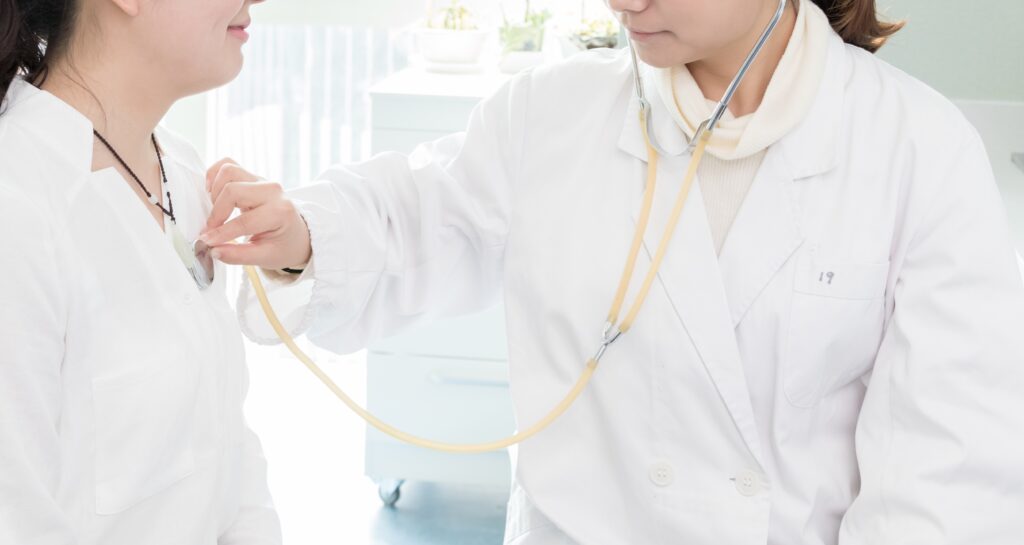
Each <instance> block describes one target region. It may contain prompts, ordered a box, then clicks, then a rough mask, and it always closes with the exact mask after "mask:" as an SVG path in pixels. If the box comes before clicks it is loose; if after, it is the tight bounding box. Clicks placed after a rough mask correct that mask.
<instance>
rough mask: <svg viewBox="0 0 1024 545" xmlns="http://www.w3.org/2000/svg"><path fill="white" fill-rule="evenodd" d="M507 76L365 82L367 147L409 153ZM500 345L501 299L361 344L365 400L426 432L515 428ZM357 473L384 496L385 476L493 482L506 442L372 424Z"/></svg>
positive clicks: (463, 119) (456, 123) (458, 119)
mask: <svg viewBox="0 0 1024 545" xmlns="http://www.w3.org/2000/svg"><path fill="white" fill-rule="evenodd" d="M506 79H507V77H506V76H502V75H499V74H478V75H448V74H431V73H427V72H423V71H421V70H417V69H409V70H406V71H403V72H399V73H397V74H395V75H393V76H391V77H389V78H388V79H386V80H384V81H383V82H381V83H380V84H378V85H376V86H374V87H373V88H371V89H370V100H371V108H372V136H371V137H372V147H373V153H375V154H376V153H380V152H384V151H398V152H403V153H408V152H410V151H412V149H413V148H414V147H415V146H416V145H417V144H420V143H423V142H428V141H431V140H434V139H436V138H439V137H441V136H444V135H447V134H451V133H454V132H459V131H461V130H464V129H465V127H466V125H467V123H468V121H469V116H470V113H471V111H472V109H473V107H474V106H476V104H477V103H478V102H479V101H480V99H481V98H483V97H485V96H488V95H490V94H492V93H493V92H494V91H496V90H497V89H498V87H499V86H500V85H501V84H502V83H503V82H504V81H505V80H506ZM507 354H508V353H507V341H506V337H505V319H504V311H503V307H502V306H501V305H497V306H495V307H494V308H491V309H489V310H487V311H485V312H482V313H479V314H476V315H473V316H466V317H461V318H458V319H453V320H445V321H443V322H439V323H435V324H430V325H427V326H424V327H420V328H416V329H414V330H411V331H407V332H404V333H402V334H400V335H398V336H395V337H392V338H389V339H386V340H384V341H381V342H379V343H376V344H375V345H373V346H371V347H370V349H369V354H368V356H367V392H366V395H367V405H368V407H369V409H370V411H371V412H373V413H374V414H377V415H378V416H380V417H381V418H382V419H383V420H384V421H385V422H388V423H389V424H392V425H394V426H396V427H398V428H399V429H402V430H404V431H407V432H410V433H412V434H414V435H419V436H421V437H425V438H429V439H436V440H441V441H446V442H455V443H475V442H482V441H490V440H494V439H498V438H501V437H505V436H506V435H509V434H511V433H513V432H514V428H515V423H514V421H513V415H512V402H511V399H510V396H509V391H508V364H507ZM366 474H367V475H368V476H370V477H371V478H373V479H374V480H377V481H378V482H383V483H385V484H384V485H383V487H384V488H382V499H385V501H388V500H389V499H390V500H392V501H393V500H396V499H397V493H396V494H394V495H390V492H392V491H395V490H397V489H396V488H391V489H388V488H387V487H388V486H389V483H393V486H400V483H401V482H402V481H404V480H406V479H409V480H422V481H436V482H457V483H463V484H500V485H504V484H507V483H508V482H509V480H510V475H509V460H508V454H507V453H506V452H496V453H487V454H473V455H461V454H448V453H440V452H434V451H429V450H426V449H421V448H418V447H413V446H410V445H407V444H404V443H401V442H399V441H396V440H394V439H391V438H390V437H387V436H385V435H384V434H382V433H380V432H378V431H377V430H376V429H372V428H368V429H367V434H366ZM389 495H390V496H391V497H390V498H388V496H389ZM386 498H387V499H386Z"/></svg>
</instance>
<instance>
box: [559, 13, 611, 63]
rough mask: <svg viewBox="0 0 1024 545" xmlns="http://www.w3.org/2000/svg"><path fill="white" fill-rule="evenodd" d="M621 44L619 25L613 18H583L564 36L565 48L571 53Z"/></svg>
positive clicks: (567, 52) (566, 52)
mask: <svg viewBox="0 0 1024 545" xmlns="http://www.w3.org/2000/svg"><path fill="white" fill-rule="evenodd" d="M618 45H619V26H618V24H617V23H616V22H615V21H613V20H612V19H608V18H598V19H586V18H584V19H582V20H581V21H580V22H579V23H578V24H577V25H575V26H573V27H571V28H569V29H568V32H567V36H565V37H564V42H563V49H564V50H565V54H566V55H569V54H571V53H574V52H577V51H585V50H587V49H598V48H602V47H611V48H614V47H617V46H618Z"/></svg>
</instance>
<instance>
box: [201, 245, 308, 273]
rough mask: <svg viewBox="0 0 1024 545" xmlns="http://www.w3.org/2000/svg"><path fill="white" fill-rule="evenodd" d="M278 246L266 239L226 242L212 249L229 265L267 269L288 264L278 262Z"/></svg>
mask: <svg viewBox="0 0 1024 545" xmlns="http://www.w3.org/2000/svg"><path fill="white" fill-rule="evenodd" d="M275 254H277V248H275V246H274V245H273V244H270V243H268V242H266V241H257V242H247V243H244V244H224V245H223V246H218V247H216V248H214V249H213V250H212V251H211V255H212V256H213V258H214V259H216V260H217V261H220V262H221V263H226V264H228V265H254V266H257V267H263V268H265V269H280V268H283V267H287V266H289V265H288V264H278V263H276V262H277V261H278V260H279V258H275Z"/></svg>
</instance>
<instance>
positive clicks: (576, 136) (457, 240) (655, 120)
mask: <svg viewBox="0 0 1024 545" xmlns="http://www.w3.org/2000/svg"><path fill="white" fill-rule="evenodd" d="M777 4H778V2H776V1H775V0H718V1H714V2H710V1H698V0H611V1H610V6H611V8H612V9H613V10H614V11H615V12H616V13H617V15H619V17H620V18H621V21H622V22H623V24H624V25H625V26H626V27H627V28H628V29H629V31H630V37H631V39H632V41H633V46H634V47H635V50H636V52H637V53H638V54H639V57H640V58H641V59H642V61H643V63H642V68H641V82H642V86H643V88H644V89H645V90H646V92H647V98H648V100H649V101H650V108H651V114H652V115H651V117H650V119H651V121H650V129H651V130H650V133H651V139H650V140H651V142H652V145H656V146H657V147H658V148H660V150H662V151H661V152H655V153H651V152H650V151H649V148H648V145H647V143H646V141H647V139H645V131H644V128H643V123H642V116H640V115H638V113H639V111H640V100H639V97H638V90H639V89H638V88H637V86H635V85H634V83H633V80H632V69H631V67H630V55H629V53H628V52H626V51H620V52H596V53H590V54H585V55H580V56H577V57H574V58H572V59H570V60H568V61H566V62H563V63H561V64H558V65H556V66H553V67H545V68H539V69H536V70H534V71H532V72H528V73H525V74H523V75H520V76H518V77H516V78H515V79H514V80H513V81H512V82H511V83H510V84H509V85H507V86H506V87H505V88H504V89H503V90H501V91H500V92H498V93H497V94H496V95H495V96H493V97H491V98H490V99H488V100H486V101H484V102H483V103H482V104H481V105H480V106H479V107H478V108H477V110H476V111H475V113H474V115H473V116H472V120H471V122H470V124H469V127H468V128H467V131H466V132H465V133H464V134H459V135H454V136H451V137H447V138H443V139H440V140H438V141H436V142H434V143H431V144H427V145H424V146H422V147H420V148H418V149H417V150H416V151H415V152H413V154H412V155H411V156H409V157H405V156H402V155H398V154H383V155H380V156H377V157H375V158H373V159H372V160H370V161H368V162H365V163H362V164H356V165H348V166H343V167H337V168H334V169H332V170H331V171H329V172H327V173H326V174H325V175H324V176H323V180H322V181H320V182H319V183H316V184H313V185H311V186H307V187H304V188H302V189H300V190H297V191H295V192H294V193H291V194H288V195H285V194H282V192H281V190H280V187H279V186H278V185H276V184H273V183H268V182H262V181H260V180H259V179H258V178H257V177H256V176H254V175H251V174H249V173H248V172H246V171H245V170H244V169H242V168H241V167H240V166H238V165H235V164H234V163H233V162H231V161H230V160H226V161H223V162H221V163H219V164H218V165H215V167H214V168H212V169H211V170H210V173H209V175H208V183H209V186H210V190H211V192H212V196H213V199H214V201H215V204H214V208H213V212H212V216H211V218H210V222H209V224H208V227H209V231H208V232H207V233H206V235H205V236H206V238H207V240H208V241H209V242H210V243H211V244H213V245H216V246H217V250H216V251H217V253H218V255H219V259H221V260H222V261H225V262H228V263H246V264H255V265H259V266H261V267H263V268H264V269H265V270H278V269H282V268H289V269H296V268H304V272H302V274H301V275H292V276H289V275H288V274H286V273H281V272H280V271H277V272H265V273H264V274H265V275H266V276H267V277H269V278H270V279H271V280H272V282H271V297H272V302H273V304H274V306H275V307H277V309H278V311H279V313H280V314H281V315H282V317H283V318H284V321H285V324H286V325H287V326H288V327H289V328H290V330H291V331H292V332H294V333H300V332H305V333H306V334H307V335H308V336H309V337H310V338H311V339H313V340H314V341H315V342H317V343H319V344H320V345H323V346H325V347H328V348H331V349H333V350H337V351H353V350H356V349H359V348H360V347H363V346H365V345H366V344H367V343H368V342H369V341H370V340H372V339H375V338H377V337H380V336H384V335H388V334H391V333H394V332H395V331H397V330H399V329H401V328H403V327H406V326H408V325H410V324H412V323H416V322H422V321H425V320H430V319H433V318H436V317H438V316H444V315H451V314H459V313H465V312H470V311H473V310H476V309H480V308H482V307H485V306H487V305H489V304H490V303H491V302H492V301H493V299H494V298H495V297H496V296H497V295H498V294H499V292H503V293H504V301H505V305H506V308H507V322H508V340H509V357H510V365H511V388H512V394H513V398H514V402H515V409H516V416H517V418H518V422H519V424H520V426H521V427H525V426H529V425H531V424H533V423H534V422H536V421H537V420H538V419H540V418H541V417H542V416H543V415H545V414H546V413H547V412H548V411H549V409H550V408H551V407H552V406H553V405H554V404H555V403H557V402H558V401H559V400H560V399H561V398H562V396H563V395H564V394H565V392H566V391H567V390H568V389H569V387H570V386H571V385H572V384H573V381H574V380H575V379H576V377H577V376H579V374H580V373H581V371H582V369H583V367H584V362H585V361H586V359H587V357H588V356H590V355H591V354H592V353H593V349H594V346H595V345H596V344H597V343H598V341H600V339H601V338H602V337H601V333H602V327H603V325H604V324H605V321H606V317H607V316H608V314H607V308H608V305H609V303H610V302H611V301H612V299H613V298H614V297H615V295H616V288H617V285H618V284H619V282H620V280H619V279H620V274H621V273H622V271H623V267H624V263H625V262H626V261H627V257H628V254H629V250H630V245H631V240H632V237H633V233H634V230H635V229H636V228H637V224H638V223H641V224H642V223H643V214H641V213H640V211H641V210H642V209H643V208H644V202H645V199H644V196H645V189H646V188H647V187H648V186H649V185H650V184H651V183H653V182H655V181H656V188H657V189H656V192H655V193H654V197H653V209H652V212H651V214H650V219H649V222H648V224H647V226H646V229H645V232H646V234H645V235H644V238H643V247H642V250H641V251H640V253H639V259H638V261H637V265H636V274H635V275H634V276H635V281H634V282H632V283H631V284H630V287H629V289H628V293H629V295H628V297H627V298H626V302H627V308H628V304H629V303H630V302H631V301H633V300H634V296H635V294H636V293H637V292H638V290H639V284H640V280H639V279H640V278H643V276H644V275H645V274H646V272H647V271H648V270H649V269H650V268H651V266H652V256H653V255H654V254H655V253H656V251H657V248H658V246H659V243H660V241H661V239H662V233H663V230H664V229H665V226H666V225H668V224H669V223H670V221H671V218H670V216H671V209H672V207H673V203H674V202H675V199H676V195H677V193H678V192H679V191H680V186H681V184H682V183H683V179H684V175H685V173H686V171H687V168H688V165H690V164H691V161H694V160H695V157H694V156H695V155H696V152H693V153H691V152H690V151H686V152H685V153H684V150H687V149H688V146H687V142H688V140H689V139H691V138H693V137H694V133H695V130H696V129H697V128H698V127H699V126H700V124H701V123H702V121H704V120H705V119H707V118H708V117H710V115H711V112H712V108H713V107H714V105H715V104H716V102H717V101H718V100H719V99H721V98H722V97H723V94H724V92H725V90H726V87H727V85H728V84H729V83H730V80H731V79H732V77H733V75H734V74H735V73H736V72H737V69H738V68H739V66H740V64H741V63H742V62H743V60H744V58H745V56H746V55H747V53H748V52H749V51H750V49H751V46H752V45H753V44H754V43H755V41H757V39H758V38H759V36H760V35H761V33H762V31H763V30H764V28H765V27H766V24H767V22H768V21H769V20H770V19H771V18H772V16H773V12H774V11H775V10H776V8H777ZM897 29H898V27H897V26H894V25H888V24H885V23H881V22H879V21H878V19H877V18H876V13H875V7H874V1H873V0H815V1H811V0H800V1H794V2H792V3H790V4H789V5H787V7H786V11H785V13H784V16H783V18H782V20H781V22H780V23H779V26H778V28H777V29H776V31H775V32H774V33H773V34H772V37H771V38H770V39H769V40H768V42H767V45H766V47H765V49H764V50H763V52H762V54H761V55H760V56H759V57H758V59H757V61H756V62H755V63H754V65H753V66H752V68H751V70H750V72H749V74H748V76H747V78H746V80H745V81H744V83H743V85H742V86H741V87H740V88H739V90H738V92H737V93H736V95H735V97H734V99H733V100H732V102H731V104H730V106H729V112H728V113H727V114H726V115H725V117H724V118H723V119H722V121H721V122H720V124H719V125H718V127H717V129H716V130H715V131H714V133H713V135H712V137H711V140H710V143H709V144H708V146H707V153H706V155H707V156H706V157H705V158H704V160H703V162H701V163H700V167H699V171H698V176H697V178H698V182H697V184H696V185H694V187H693V188H692V192H691V195H690V198H689V200H688V201H687V202H686V205H685V209H684V210H683V213H682V216H681V219H679V223H678V225H677V226H676V228H675V235H674V238H672V239H670V243H669V244H668V246H667V253H666V254H665V257H664V261H663V262H662V263H661V264H660V268H659V269H658V271H657V279H656V281H655V282H654V284H653V287H652V289H651V291H650V293H649V296H648V297H647V300H646V303H645V304H644V306H643V307H642V310H641V312H640V313H639V314H638V315H637V318H636V321H635V325H634V327H632V328H631V329H630V330H629V331H628V332H627V333H625V334H624V335H622V336H621V337H622V338H621V339H619V340H618V341H617V342H616V343H615V344H613V345H611V346H610V347H609V348H608V350H607V353H606V355H605V356H604V358H603V360H602V362H601V364H600V367H599V368H598V369H597V372H596V374H595V375H594V379H593V382H592V384H591V386H590V388H589V389H588V390H587V391H586V392H585V393H584V394H583V396H582V397H581V398H580V399H579V401H578V402H577V403H576V405H575V406H573V407H572V408H571V409H570V410H569V411H568V412H567V413H566V414H565V415H564V416H563V417H562V418H561V419H560V420H558V421H556V422H555V424H554V425H553V426H551V427H550V428H549V429H548V430H546V431H545V432H543V433H541V434H540V435H538V436H536V437H535V438H533V439H531V440H529V441H527V442H525V443H524V444H522V446H521V447H520V449H519V453H518V465H517V468H516V476H515V487H514V490H513V495H512V499H511V501H510V510H509V515H508V523H507V529H506V538H505V541H506V543H508V544H516V545H553V544H571V543H581V544H595V545H596V544H601V545H604V544H622V543H642V544H680V543H693V544H707V543H715V544H728V545H755V544H757V545H763V544H765V543H769V544H774V545H784V544H785V545H791V544H803V545H826V544H828V545H835V544H840V545H879V544H895V543H899V544H904V545H925V544H928V545H931V544H937V543H943V544H948V545H996V544H1009V543H1017V542H1019V540H1020V536H1022V535H1024V517H1021V513H1024V285H1022V281H1021V271H1020V270H1019V268H1018V264H1017V261H1016V258H1015V252H1014V249H1013V246H1012V244H1011V240H1010V235H1009V229H1008V223H1007V219H1006V214H1005V211H1004V207H1003V204H1002V202H1001V200H1000V196H999V194H998V191H997V188H996V185H995V184H994V181H993V176H992V173H991V169H990V166H989V164H988V161H987V158H986V154H985V150H984V149H983V147H982V143H981V140H980V139H979V137H978V134H977V133H976V131H975V130H974V129H973V128H972V127H971V125H969V124H968V123H967V121H965V120H964V118H963V116H962V115H961V114H960V113H959V112H958V111H957V109H956V108H955V107H954V106H953V105H952V104H951V103H950V102H949V101H948V100H946V99H944V98H943V97H941V96H939V95H938V94H937V93H936V92H934V91H932V90H931V89H929V88H927V87H926V86H925V85H923V84H921V83H920V82H918V81H916V80H914V79H913V78H911V77H910V76H908V75H906V74H904V73H902V72H900V71H899V70H896V69H895V68H893V67H891V66H889V65H887V64H885V63H884V62H882V61H880V60H878V59H877V58H876V57H874V56H872V54H871V53H872V52H873V51H875V50H876V49H877V48H878V47H880V46H881V45H882V44H883V43H884V42H885V40H886V37H888V36H889V35H891V34H892V33H893V32H895V31H896V30H897ZM651 161H657V168H656V176H655V177H654V178H653V179H649V178H648V176H647V175H646V171H647V167H648V163H649V162H651ZM235 208H240V209H242V210H243V213H242V214H241V215H240V216H239V217H237V218H236V219H234V220H231V221H226V220H227V219H228V217H229V215H230V213H231V212H232V210H234V209H235ZM225 222H226V223H225ZM307 226H308V228H307ZM243 235H254V238H252V239H251V240H249V241H248V242H247V243H243V244H237V245H236V244H230V241H232V240H233V239H235V238H237V237H240V236H243ZM240 304H241V308H240V315H241V318H242V321H243V329H244V330H246V331H247V333H248V335H250V336H251V337H252V338H254V339H256V340H260V341H266V342H271V341H273V340H274V339H273V338H272V334H271V333H270V330H269V328H268V326H267V325H266V321H265V320H264V319H263V317H262V315H261V314H260V313H259V309H258V307H256V306H255V305H254V304H253V302H252V301H251V296H249V294H248V293H247V292H244V293H243V296H242V298H241V301H240Z"/></svg>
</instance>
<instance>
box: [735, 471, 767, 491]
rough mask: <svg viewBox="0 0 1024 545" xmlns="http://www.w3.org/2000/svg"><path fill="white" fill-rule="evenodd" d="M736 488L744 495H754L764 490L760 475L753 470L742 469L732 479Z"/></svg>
mask: <svg viewBox="0 0 1024 545" xmlns="http://www.w3.org/2000/svg"><path fill="white" fill-rule="evenodd" d="M733 480H734V481H736V490H737V491H738V492H739V493H740V494H742V495H744V496H748V497H749V496H756V495H758V494H760V493H761V492H762V490H764V487H763V485H762V480H761V476H760V475H758V474H757V473H754V472H753V471H743V472H741V473H740V474H739V475H736V477H735V478H734V479H733Z"/></svg>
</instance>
